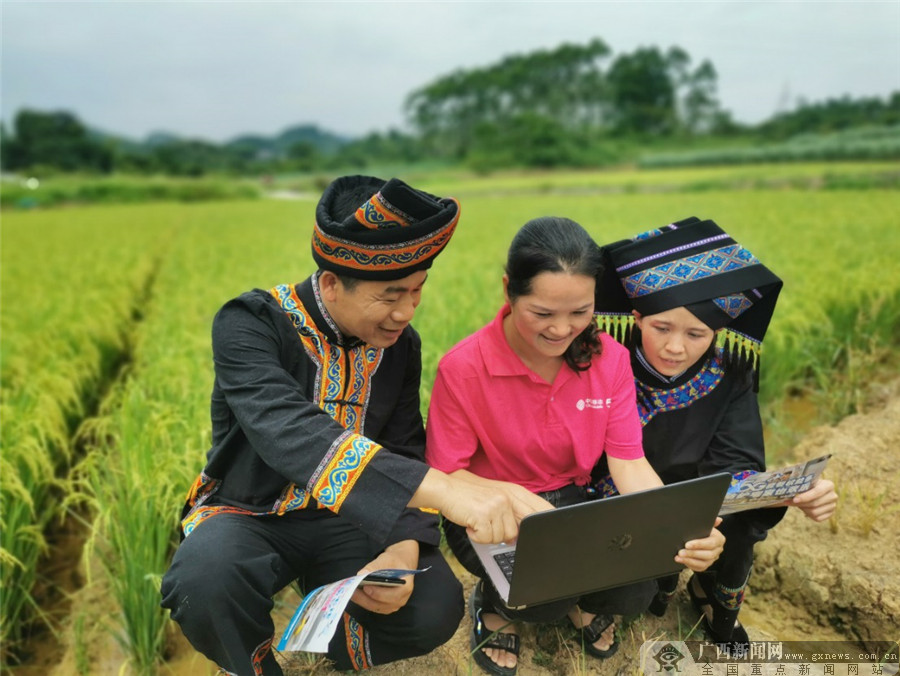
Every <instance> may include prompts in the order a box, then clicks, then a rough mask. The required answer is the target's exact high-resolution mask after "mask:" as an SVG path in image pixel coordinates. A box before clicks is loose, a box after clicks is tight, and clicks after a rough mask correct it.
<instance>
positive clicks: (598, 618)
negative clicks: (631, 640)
mask: <svg viewBox="0 0 900 676" xmlns="http://www.w3.org/2000/svg"><path fill="white" fill-rule="evenodd" d="M579 612H581V611H580V610H579ZM615 621H616V620H615V618H614V617H613V616H612V615H595V616H594V619H593V620H591V621H590V624H586V625H584V626H583V627H581V628H578V627H575V624H574V623H573V624H572V626H573V627H575V630H576V631H577V632H579V634H580V635H581V644H582V647H583V648H584V650H585V652H587V653H588V654H590V655H593V656H594V657H598V658H600V659H601V660H605V659H606V658H608V657H612V656H613V655H615V654H616V651H617V650H618V649H619V642H618V641H616V638H615V634H613V642H612V645H610V646H609V648H607V649H606V650H600V648H598V647H596V646H595V645H594V644H595V643H596V642H597V641H599V640H600V639H601V638H603V632H604V631H606V630H607V629H609V626H610V625H611V624H615Z"/></svg>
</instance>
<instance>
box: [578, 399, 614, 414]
mask: <svg viewBox="0 0 900 676" xmlns="http://www.w3.org/2000/svg"><path fill="white" fill-rule="evenodd" d="M610 406H612V399H579V400H578V401H576V402H575V408H577V409H578V410H579V411H583V410H584V409H586V408H609V407H610Z"/></svg>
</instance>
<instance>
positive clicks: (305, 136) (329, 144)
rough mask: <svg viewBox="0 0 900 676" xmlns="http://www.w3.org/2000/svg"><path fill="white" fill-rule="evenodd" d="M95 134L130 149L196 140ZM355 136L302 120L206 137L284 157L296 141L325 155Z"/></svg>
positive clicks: (165, 134)
mask: <svg viewBox="0 0 900 676" xmlns="http://www.w3.org/2000/svg"><path fill="white" fill-rule="evenodd" d="M88 134H89V136H90V137H91V138H93V139H96V140H99V141H109V142H112V143H115V144H116V145H117V146H119V147H120V148H122V149H124V150H128V151H132V152H134V151H147V150H151V149H153V148H156V147H158V146H161V145H166V144H168V143H177V142H183V141H192V140H196V139H194V138H191V137H188V136H179V135H178V134H174V133H171V132H167V131H155V132H152V133H151V134H148V135H147V136H146V138H144V139H143V140H141V141H137V140H134V139H131V138H127V137H125V136H122V135H120V134H115V133H111V132H108V131H105V130H101V129H94V128H89V129H88ZM352 140H353V139H352V138H349V137H345V136H338V135H337V134H333V133H331V132H329V131H325V130H323V129H320V128H319V127H318V126H316V125H314V124H301V125H296V126H293V127H288V128H287V129H285V130H284V131H282V132H280V133H279V134H276V135H274V136H265V135H262V134H243V135H241V136H237V137H235V138H233V139H232V140H230V141H226V142H224V143H213V142H210V141H204V143H209V144H210V145H214V146H219V147H221V148H225V149H229V150H240V151H243V153H245V154H248V155H256V156H270V157H280V156H284V155H286V154H287V151H288V150H289V149H290V148H291V146H293V145H294V144H296V143H302V142H305V143H309V144H311V145H312V146H313V147H315V148H316V150H318V151H319V153H321V154H322V155H333V154H334V153H336V152H337V151H338V150H340V149H341V148H342V147H343V146H345V145H347V144H348V143H350V142H351V141H352Z"/></svg>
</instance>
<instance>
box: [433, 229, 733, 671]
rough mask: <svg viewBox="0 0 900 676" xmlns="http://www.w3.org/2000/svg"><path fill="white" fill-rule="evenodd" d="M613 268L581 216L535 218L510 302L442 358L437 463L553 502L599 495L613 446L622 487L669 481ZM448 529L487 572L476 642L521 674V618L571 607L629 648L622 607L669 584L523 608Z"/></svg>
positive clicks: (612, 463) (644, 600)
mask: <svg viewBox="0 0 900 676" xmlns="http://www.w3.org/2000/svg"><path fill="white" fill-rule="evenodd" d="M599 269H600V251H599V249H598V247H597V245H596V244H595V243H594V241H593V240H592V239H591V237H590V236H589V235H588V233H587V232H586V231H585V230H584V229H583V228H582V227H581V226H580V225H578V224H577V223H575V222H573V221H570V220H568V219H564V218H539V219H535V220H533V221H529V222H528V223H526V224H525V225H524V226H523V227H522V229H521V230H520V231H519V232H518V234H517V235H516V236H515V238H514V239H513V242H512V244H511V246H510V249H509V254H508V258H507V265H506V274H505V275H504V276H503V290H504V296H505V298H506V304H504V306H503V307H502V308H501V309H500V311H499V312H498V313H497V316H496V317H495V319H494V320H493V321H492V322H491V323H490V324H488V325H487V326H485V327H484V328H482V329H481V330H479V331H477V332H476V333H474V334H473V335H471V336H469V337H468V338H466V339H464V340H463V341H462V342H460V343H459V344H457V345H456V346H455V347H454V348H452V349H451V350H450V351H449V352H448V353H447V354H446V355H445V356H444V357H443V359H442V360H441V362H440V364H439V365H438V371H437V377H436V380H435V384H434V389H433V390H432V393H431V404H430V408H429V413H428V424H427V425H426V433H427V442H426V460H427V461H428V463H429V464H431V465H432V466H433V467H436V468H437V469H440V470H442V471H444V472H447V473H450V474H452V475H453V476H455V477H463V478H466V479H468V480H470V481H474V482H483V481H485V480H495V481H503V482H510V483H509V484H508V485H509V486H514V487H516V488H517V489H519V490H521V488H522V487H524V488H525V489H528V490H529V491H531V492H533V493H537V494H539V495H540V496H542V497H544V498H545V499H546V500H547V501H548V504H547V507H548V508H550V507H551V506H557V507H558V506H564V505H569V504H576V503H579V502H583V501H585V500H589V499H592V498H593V497H595V496H596V492H594V491H593V490H592V489H591V488H590V486H589V484H590V479H591V470H592V469H593V467H594V466H595V465H596V463H597V461H598V459H599V458H600V456H601V455H605V456H606V457H608V460H609V470H610V472H611V474H612V477H613V480H614V481H615V483H616V486H618V488H619V490H620V491H621V492H623V493H628V492H632V491H637V490H643V489H646V488H652V487H656V486H660V485H661V481H660V479H659V477H658V476H657V475H656V473H655V472H654V471H653V469H652V468H651V467H650V465H649V463H648V462H647V460H646V459H645V458H644V454H643V451H642V449H641V428H640V421H639V419H638V415H637V410H636V407H635V403H634V402H635V390H634V380H633V377H632V373H631V368H630V366H629V357H628V352H627V350H626V349H625V348H624V347H622V346H621V345H619V344H618V343H616V342H615V341H614V340H613V339H612V338H610V337H609V336H607V335H605V334H601V333H599V332H598V330H597V327H596V325H595V323H594V319H593V312H594V291H595V285H596V281H595V280H596V277H597V274H598V272H599ZM586 401H589V402H591V405H590V406H586V405H585V404H584V402H586ZM579 402H580V404H581V405H579ZM598 440H600V441H599V442H598ZM445 534H446V537H447V542H448V543H449V545H450V547H451V548H452V550H453V552H454V553H455V554H456V556H457V558H458V559H459V560H460V562H461V563H462V564H463V565H464V566H465V567H466V568H467V569H468V570H469V571H471V572H472V573H473V574H474V575H476V576H478V577H479V578H481V579H480V581H479V582H478V583H477V584H476V587H475V589H474V591H473V592H472V595H471V597H470V612H471V614H472V621H473V622H472V623H473V629H472V634H471V636H470V642H471V645H472V647H473V649H475V648H476V647H478V646H481V648H479V649H476V650H475V651H474V657H475V660H476V662H477V663H478V664H479V665H480V666H481V667H482V668H483V669H484V670H485V671H487V672H489V673H494V674H500V675H503V676H509V675H510V674H514V673H515V669H516V656H517V655H518V651H519V637H518V635H516V633H515V626H514V622H515V621H531V622H547V621H555V620H557V619H559V618H562V617H564V616H565V615H568V617H569V618H570V620H571V621H572V623H573V625H574V626H575V627H576V628H577V629H579V630H580V631H581V635H582V638H583V642H584V647H585V649H586V650H587V651H588V652H589V653H591V654H593V655H595V656H598V657H608V656H610V655H612V654H613V652H615V650H616V648H617V647H618V646H617V644H616V643H615V640H614V629H615V626H614V622H613V617H612V616H613V615H616V614H636V613H639V612H642V611H643V610H645V609H646V607H647V605H648V604H649V603H650V601H651V599H652V597H653V594H654V593H655V591H656V587H655V583H654V582H653V581H650V582H643V583H637V584H632V585H626V586H624V587H620V588H617V589H612V590H608V591H603V592H599V593H595V594H589V595H586V596H583V597H581V598H575V599H569V600H565V601H560V602H553V603H547V604H541V605H537V606H532V607H529V608H527V609H524V610H519V611H513V610H511V609H509V608H507V607H506V606H505V605H504V604H503V602H502V601H501V600H500V598H499V596H498V595H497V592H496V590H495V589H494V588H493V586H492V585H491V583H490V581H489V580H488V579H487V576H486V574H485V572H484V570H483V568H482V567H481V564H480V563H479V562H478V558H477V556H476V555H475V553H474V551H473V550H472V548H471V546H470V545H469V541H468V538H467V536H466V531H465V530H464V529H462V528H459V527H455V526H453V525H452V524H449V523H447V522H446V521H445ZM722 542H723V538H722V535H721V533H719V532H718V531H717V530H715V529H713V531H712V532H711V533H710V535H709V536H708V537H707V538H702V539H699V540H692V541H690V542H688V543H686V544H685V547H684V549H682V550H681V551H680V552H679V554H678V556H676V557H675V560H676V561H678V562H679V563H681V564H683V565H685V566H687V567H689V568H691V569H692V570H698V571H699V570H704V569H706V568H707V567H708V566H709V565H710V564H711V563H712V562H713V561H714V560H715V558H716V557H717V556H718V554H719V552H720V551H721V547H722ZM493 632H498V633H497V634H494V635H493V636H492V634H493Z"/></svg>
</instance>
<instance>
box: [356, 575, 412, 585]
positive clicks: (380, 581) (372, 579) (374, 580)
mask: <svg viewBox="0 0 900 676" xmlns="http://www.w3.org/2000/svg"><path fill="white" fill-rule="evenodd" d="M359 584H360V585H372V586H373V587H396V586H397V585H401V584H406V580H404V579H403V578H402V577H396V576H394V575H385V574H384V573H369V574H368V575H366V576H365V577H364V578H363V579H362V582H360V583H359Z"/></svg>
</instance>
